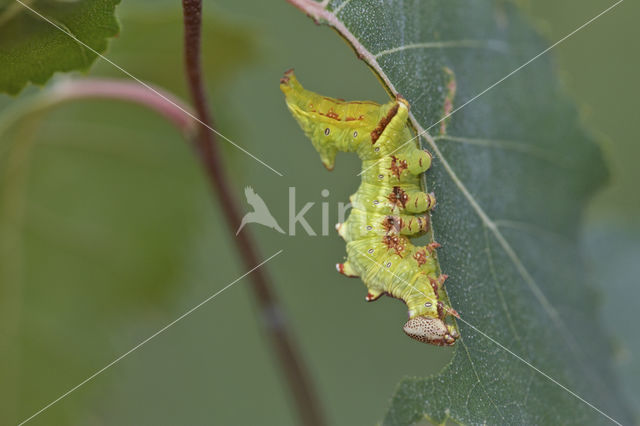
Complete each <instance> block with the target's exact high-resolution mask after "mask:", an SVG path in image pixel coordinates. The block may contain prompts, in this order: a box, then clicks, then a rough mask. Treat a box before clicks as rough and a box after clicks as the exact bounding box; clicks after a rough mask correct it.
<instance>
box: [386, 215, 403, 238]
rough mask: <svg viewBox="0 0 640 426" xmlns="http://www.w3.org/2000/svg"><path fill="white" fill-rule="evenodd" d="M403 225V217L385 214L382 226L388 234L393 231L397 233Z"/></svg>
mask: <svg viewBox="0 0 640 426" xmlns="http://www.w3.org/2000/svg"><path fill="white" fill-rule="evenodd" d="M402 226H403V223H402V219H401V218H399V217H397V216H385V217H384V219H382V227H383V228H384V229H385V231H386V232H387V234H389V233H390V232H391V231H393V232H394V233H396V234H397V233H399V232H400V230H401V229H402Z"/></svg>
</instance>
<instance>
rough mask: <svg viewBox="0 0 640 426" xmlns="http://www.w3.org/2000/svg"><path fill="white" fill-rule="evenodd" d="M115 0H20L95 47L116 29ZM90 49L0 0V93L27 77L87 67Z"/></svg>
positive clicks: (40, 78)
mask: <svg viewBox="0 0 640 426" xmlns="http://www.w3.org/2000/svg"><path fill="white" fill-rule="evenodd" d="M119 2H120V0H77V1H64V0H24V1H23V3H24V4H25V5H26V6H28V7H30V8H32V9H34V10H35V11H36V12H38V13H39V14H41V15H42V16H43V17H45V18H46V19H48V20H50V21H52V22H53V23H54V24H55V25H57V26H59V27H61V28H63V29H64V30H65V31H67V32H69V33H70V34H73V36H75V37H76V38H77V39H78V40H81V41H82V42H84V43H85V44H87V45H88V46H90V47H91V48H92V49H94V50H95V51H97V52H101V53H102V52H104V51H105V50H106V48H107V38H109V37H114V36H115V35H117V34H118V30H119V28H118V23H117V21H116V18H115V16H114V11H115V7H116V5H117V4H118V3H119ZM96 56H97V55H96V54H95V53H93V52H92V51H91V50H89V49H87V48H85V47H84V46H82V45H80V44H79V43H78V42H77V41H76V40H74V39H72V38H71V37H70V36H69V34H65V33H64V32H63V31H61V30H60V29H59V28H56V27H55V26H54V25H52V24H51V23H50V22H47V21H46V20H45V19H43V18H42V17H40V16H37V15H36V14H35V13H34V12H32V11H30V10H28V9H27V7H25V6H23V5H22V4H20V3H18V2H16V1H14V0H3V1H1V2H0V63H1V64H2V67H1V68H0V92H5V93H10V94H16V93H18V92H19V91H20V90H21V89H22V88H23V87H24V86H25V85H26V84H27V83H28V82H32V83H35V84H44V83H46V82H47V80H49V78H51V76H52V75H53V73H55V72H57V71H73V70H83V71H84V70H87V69H88V68H89V67H90V66H91V64H92V63H93V61H94V60H95V59H96Z"/></svg>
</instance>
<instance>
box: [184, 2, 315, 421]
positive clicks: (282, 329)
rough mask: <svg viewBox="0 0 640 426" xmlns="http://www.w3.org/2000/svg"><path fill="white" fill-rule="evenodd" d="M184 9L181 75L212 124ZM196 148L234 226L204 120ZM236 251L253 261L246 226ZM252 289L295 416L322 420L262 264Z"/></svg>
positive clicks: (229, 193) (195, 36) (188, 9)
mask: <svg viewBox="0 0 640 426" xmlns="http://www.w3.org/2000/svg"><path fill="white" fill-rule="evenodd" d="M182 7H183V11H184V31H185V34H184V48H185V65H186V72H187V79H188V83H189V88H190V91H191V96H192V98H193V103H194V105H195V109H196V112H197V116H198V118H199V119H200V120H202V122H204V123H206V124H207V125H208V126H211V127H213V128H215V126H214V122H213V120H212V119H211V113H210V110H209V105H208V102H207V98H206V94H205V89H204V83H203V81H202V71H201V63H200V40H201V39H200V32H201V24H202V23H201V18H202V2H201V0H182ZM195 142H196V149H197V151H198V153H199V155H200V160H201V161H202V165H203V166H204V168H205V171H206V173H207V176H208V178H209V183H210V184H211V186H212V187H213V188H214V189H215V192H216V195H217V196H218V199H219V201H220V206H221V207H222V210H223V212H224V216H225V218H226V220H227V223H228V228H229V229H231V230H235V229H238V227H239V226H240V221H241V218H242V215H241V214H240V209H239V208H238V203H237V202H236V199H235V197H234V191H233V190H232V189H231V187H230V186H229V185H228V184H227V182H228V179H227V177H226V173H225V165H224V163H223V162H222V161H221V160H220V159H221V156H220V153H219V150H218V144H217V137H216V135H215V134H214V133H213V132H211V131H210V130H209V129H208V128H207V127H205V126H204V125H201V124H199V125H198V133H197V139H196V141H195ZM234 241H235V243H236V247H237V249H238V253H239V254H240V257H241V258H242V260H243V262H244V263H245V266H246V268H247V269H250V268H253V267H254V266H255V265H257V264H259V263H260V261H261V257H260V256H259V255H258V253H257V249H256V245H255V243H254V242H253V240H252V238H251V236H250V234H249V232H248V231H246V228H243V230H242V231H241V232H240V234H238V236H237V237H236V238H235V239H234ZM250 278H251V280H252V290H253V292H254V294H255V297H256V299H257V302H258V304H259V306H260V310H261V312H262V316H261V318H262V319H266V320H265V321H264V322H263V324H264V326H265V327H266V328H267V332H268V336H269V339H270V341H271V344H272V346H273V348H274V350H275V352H276V355H277V358H278V360H279V361H280V367H281V368H282V370H283V371H284V373H285V377H286V379H287V383H288V385H289V389H290V391H291V393H292V395H293V397H294V400H295V402H296V406H297V408H298V412H299V415H300V420H301V421H302V423H303V424H305V425H322V424H324V421H323V417H322V415H321V412H320V408H319V407H320V406H319V404H318V400H317V397H316V394H315V391H314V389H313V387H312V386H311V382H310V380H309V378H308V377H309V375H308V373H307V370H306V368H305V366H304V363H303V362H302V360H301V358H300V355H299V353H298V352H297V351H296V349H295V345H294V343H293V341H292V338H291V335H290V332H289V330H288V329H287V322H286V321H285V320H284V318H283V312H282V310H281V308H280V307H279V305H278V301H277V298H276V296H275V294H274V292H273V290H272V288H271V285H270V283H269V280H268V278H267V272H266V269H265V268H264V267H263V268H260V269H257V270H256V271H255V272H253V273H252V274H251V275H250Z"/></svg>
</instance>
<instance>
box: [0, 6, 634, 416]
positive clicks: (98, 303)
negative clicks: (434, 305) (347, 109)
mask: <svg viewBox="0 0 640 426" xmlns="http://www.w3.org/2000/svg"><path fill="white" fill-rule="evenodd" d="M610 4H611V2H605V1H602V0H566V1H563V2H556V1H553V0H537V1H535V2H530V3H526V2H524V5H523V7H524V8H525V9H526V10H527V12H528V13H529V14H530V15H531V16H532V17H533V19H534V20H535V21H536V22H537V24H538V26H539V28H540V30H541V31H542V32H543V33H544V34H545V35H546V36H547V37H548V39H549V40H550V41H555V40H557V39H559V38H561V37H563V36H564V35H565V34H567V33H569V32H571V31H572V30H573V29H575V28H576V27H578V26H580V25H582V24H583V23H584V22H586V21H587V20H588V19H590V18H591V17H593V16H595V15H596V14H598V13H599V12H600V11H601V10H603V9H605V8H606V7H608V6H609V5H610ZM204 8H205V19H204V62H205V63H204V67H205V71H206V77H207V83H208V85H209V92H210V93H209V94H210V97H211V100H212V107H213V111H214V115H215V118H216V121H217V127H218V128H219V129H220V131H221V132H222V133H224V134H225V135H226V136H228V137H229V138H231V139H232V140H234V141H235V142H237V143H238V144H239V145H241V146H243V147H245V148H246V149H247V150H248V151H250V152H252V153H254V154H255V155H256V156H258V157H259V158H261V159H263V160H264V161H265V162H266V163H268V164H270V165H272V166H273V167H275V168H276V169H278V170H279V171H281V172H283V174H284V175H285V176H284V177H278V176H276V175H275V174H273V173H272V172H271V171H269V170H268V169H266V168H264V167H262V166H260V165H259V164H258V163H256V162H254V161H253V160H252V159H250V158H249V157H247V156H245V155H244V154H242V153H241V152H240V151H238V150H237V149H235V148H233V147H232V146H230V145H229V144H226V143H224V142H221V145H222V146H221V148H222V150H223V152H224V156H225V162H226V164H227V166H228V169H229V171H230V174H231V176H232V178H233V180H234V182H233V186H234V187H235V188H236V190H237V193H238V198H239V199H240V200H241V201H242V202H243V203H244V196H243V188H244V187H245V186H247V185H250V186H252V187H253V188H254V189H255V191H256V192H257V193H258V194H260V195H261V196H262V198H263V199H264V200H265V202H266V203H267V205H268V206H269V207H270V209H271V212H272V213H273V215H274V216H275V217H276V218H277V219H278V221H279V222H280V225H281V226H283V227H285V229H286V224H287V217H288V208H289V206H288V191H289V190H288V187H295V188H296V199H297V206H298V209H299V208H301V206H302V205H304V204H305V203H307V202H315V205H314V206H313V207H312V208H311V209H310V211H309V213H308V214H307V215H306V218H307V220H308V221H309V223H310V224H311V226H312V227H313V228H314V229H315V230H316V232H317V233H318V234H320V232H321V228H322V218H321V207H320V203H322V202H328V203H329V205H330V206H331V210H330V221H329V223H330V224H331V225H333V224H334V223H335V222H336V221H337V219H338V212H337V209H336V207H335V206H337V205H338V203H339V202H340V201H343V202H346V201H347V199H348V196H349V195H350V194H351V193H353V192H354V191H355V189H356V187H357V179H355V178H354V174H355V173H356V172H357V171H358V170H359V164H358V161H357V159H356V158H355V157H354V156H347V155H343V156H338V159H337V164H336V168H335V171H333V172H332V173H328V172H327V171H326V170H325V169H324V167H323V166H322V165H321V163H320V161H319V158H318V157H317V154H316V153H315V151H314V150H313V148H312V147H311V144H310V143H309V141H308V140H306V138H305V137H304V135H303V134H302V132H301V131H300V130H299V128H298V126H297V124H295V122H294V121H293V119H292V118H291V116H290V115H289V113H288V111H287V109H286V107H285V105H284V101H283V99H282V95H281V93H280V91H279V88H278V80H279V78H280V77H281V75H282V73H283V72H284V71H285V70H286V69H288V68H291V67H295V69H296V74H297V75H298V77H299V78H300V80H301V81H302V83H303V84H304V85H305V86H306V87H308V88H310V89H312V90H314V91H317V92H319V93H322V94H326V95H329V96H334V97H342V98H346V99H370V100H375V101H378V102H384V101H386V100H387V99H388V96H387V94H386V93H385V91H384V89H383V88H382V86H381V85H380V83H379V82H378V80H377V78H376V77H375V76H374V75H373V74H372V73H371V71H369V69H368V68H367V67H366V65H365V64H364V63H363V62H361V61H359V60H358V59H357V58H356V57H355V55H354V54H353V52H352V51H351V49H350V47H349V46H347V45H346V44H345V43H344V42H343V41H342V40H341V39H340V37H339V36H338V35H337V34H335V33H334V32H333V31H332V30H331V29H329V28H328V27H324V26H317V25H314V24H313V22H312V21H311V20H309V19H308V18H306V17H305V16H304V15H303V14H302V13H300V12H299V11H298V10H296V9H294V8H293V7H292V6H290V5H288V4H287V3H286V2H284V1H277V2H275V1H270V2H263V1H259V0H252V1H248V0H246V1H243V2H237V1H232V0H219V1H206V2H205V4H204ZM117 12H118V16H119V19H120V21H121V34H120V36H119V37H117V38H116V39H114V40H112V42H111V44H110V48H109V50H108V52H107V53H106V56H107V57H108V58H110V59H111V60H113V61H114V62H115V63H117V64H119V65H121V66H122V67H123V68H125V69H127V70H128V71H129V72H131V73H132V74H134V75H135V76H137V77H139V78H140V79H142V80H145V81H148V82H151V83H154V84H155V85H158V86H161V87H164V88H166V89H168V90H169V91H172V92H174V93H176V94H178V95H179V96H181V97H183V98H185V99H186V95H187V94H186V87H185V83H184V81H183V73H182V27H181V24H182V15H181V8H180V3H179V2H177V1H166V0H163V1H153V2H150V1H136V2H131V1H128V2H123V4H122V5H120V6H119V7H118V9H117ZM638 12H640V6H638V4H637V3H633V2H631V1H628V2H624V3H623V4H621V5H620V6H619V7H617V8H616V9H614V10H613V11H611V12H610V13H609V14H607V15H605V16H604V17H602V18H601V19H599V20H597V21H596V22H594V23H593V24H592V25H590V26H589V27H587V28H586V29H584V30H583V31H581V32H579V33H578V34H576V35H575V36H574V37H572V38H570V39H569V40H567V41H566V42H565V43H563V44H561V45H560V46H558V47H557V48H556V49H554V50H553V55H554V56H555V57H556V59H557V61H556V62H557V68H558V72H559V75H560V78H561V79H562V81H563V82H564V83H565V84H566V88H567V91H568V92H569V93H570V95H571V96H572V97H573V99H575V101H576V103H577V104H578V105H579V108H580V110H581V111H582V114H583V117H584V122H585V125H586V126H587V128H588V129H589V130H590V131H592V132H593V133H594V134H596V135H598V136H599V137H600V139H601V140H602V143H603V149H604V153H605V155H606V157H607V160H608V162H609V165H610V169H611V182H610V184H609V186H608V187H607V188H606V190H603V191H601V192H600V193H599V194H598V195H597V196H596V197H595V198H594V200H593V202H592V204H591V206H590V209H589V212H588V215H587V221H586V223H585V232H584V252H585V255H586V256H589V257H590V259H591V260H592V261H591V263H590V267H592V268H593V276H594V277H595V281H596V282H597V284H598V285H599V286H601V297H602V307H603V311H602V312H601V315H602V317H603V321H604V322H605V323H606V324H607V327H608V328H609V329H610V332H611V337H612V341H613V343H614V345H615V347H616V357H617V358H616V365H617V367H618V368H619V373H620V379H621V383H622V386H623V387H625V388H626V390H627V391H628V392H627V394H628V396H629V398H630V402H632V403H633V404H634V406H636V407H638V406H640V385H639V383H640V380H638V379H639V378H640V365H639V363H638V359H637V354H638V352H639V351H640V339H639V337H638V333H637V330H634V329H633V328H632V327H633V324H634V323H636V322H637V321H636V319H635V316H633V313H632V310H634V308H635V303H636V302H635V301H636V300H638V296H639V295H640V291H639V290H638V288H639V287H638V285H637V284H638V278H637V277H638V276H640V263H639V262H638V260H639V259H640V222H639V221H638V216H639V215H640V191H639V190H638V183H639V182H640V167H638V166H637V162H638V160H637V159H638V158H640V144H638V143H637V140H636V138H637V136H636V135H638V134H640V121H639V120H638V119H637V111H638V108H639V107H640V105H639V103H640V101H639V100H638V99H640V98H639V97H638V94H639V93H638V83H637V82H636V81H635V77H636V76H637V75H638V72H639V71H640V58H638V54H637V49H636V48H635V47H634V43H635V42H636V41H637V40H638V37H639V36H640V31H639V30H638V26H637V24H636V22H635V20H636V19H635V18H636V17H637V16H639V15H638ZM89 75H91V76H101V77H117V78H124V76H123V75H122V74H120V73H119V72H118V71H117V70H115V69H114V68H113V67H112V66H111V65H109V64H108V63H106V62H104V61H101V60H98V61H97V63H96V64H95V65H94V67H93V68H92V69H91V71H90V73H89ZM75 77H78V78H81V75H75ZM513 78H517V75H516V76H514V77H513ZM36 92H37V89H34V88H33V87H31V88H28V89H27V90H25V91H24V92H23V93H22V94H21V95H20V96H19V98H27V97H29V96H32V95H33V94H34V93H36ZM12 102H15V100H14V99H13V98H9V97H7V96H4V95H2V96H0V108H1V109H2V110H6V109H7V108H8V107H10V105H11V103H12ZM17 141H19V143H16V142H17ZM324 189H328V190H329V195H328V196H327V197H323V196H321V191H322V190H324ZM248 226H249V227H250V229H251V231H252V232H254V233H255V236H256V239H257V240H258V244H259V248H260V251H261V252H262V254H263V257H264V258H267V257H269V256H270V255H272V254H274V253H275V252H277V251H278V250H280V249H283V250H284V252H283V254H281V255H280V256H278V257H276V258H275V259H274V260H273V261H272V262H270V263H269V264H268V266H267V268H268V270H269V273H270V274H271V275H272V277H273V281H274V283H275V286H276V290H277V292H278V293H279V295H280V296H281V299H282V303H283V305H284V307H285V309H286V312H287V315H288V320H289V322H290V324H291V328H292V329H293V331H294V332H295V335H296V338H297V341H298V343H299V347H300V350H301V352H302V354H303V355H304V357H305V359H306V362H307V364H308V366H309V368H310V370H311V373H312V375H313V379H314V382H315V383H316V385H317V387H318V390H319V393H320V397H321V400H322V402H323V405H324V408H325V410H326V414H327V418H328V420H329V422H330V423H331V424H341V425H370V424H374V423H376V422H377V421H378V420H380V419H381V418H382V416H383V414H384V413H385V411H386V408H387V405H388V400H389V398H390V397H391V395H392V394H393V392H394V389H395V385H396V383H397V382H398V381H399V380H400V379H401V378H402V377H404V376H407V375H420V376H424V375H428V374H432V373H436V372H437V371H438V370H439V369H441V368H442V367H443V366H444V365H445V364H446V363H447V362H448V360H449V359H450V357H451V351H450V350H448V349H442V348H436V347H431V346H427V345H422V344H419V343H417V342H414V341H412V340H410V339H408V338H406V337H405V335H404V333H402V331H401V327H402V324H403V323H404V319H405V315H406V309H405V307H404V305H403V304H401V303H399V302H397V301H395V300H392V299H390V298H383V299H381V300H380V301H378V302H376V303H375V304H366V303H364V295H365V289H364V286H363V285H362V283H361V282H360V281H359V280H348V279H345V278H343V277H341V276H339V275H338V274H336V272H335V269H334V264H335V263H336V262H338V261H341V260H342V259H343V256H344V243H343V241H342V240H341V239H340V238H339V237H338V236H337V234H335V233H334V232H330V233H329V235H328V236H315V237H311V236H308V235H307V234H306V232H305V231H304V230H303V229H302V228H301V227H298V229H297V234H296V236H295V237H290V236H286V235H282V234H279V233H277V232H274V231H273V230H271V229H267V228H263V227H260V226H258V225H248ZM234 233H235V230H228V229H226V226H225V223H224V220H223V218H222V216H221V214H220V212H219V206H218V205H217V202H216V201H215V200H214V199H213V198H212V196H211V194H210V191H209V188H208V186H207V183H206V181H205V180H204V178H203V174H202V172H201V170H200V168H199V164H198V163H197V161H196V159H195V158H194V156H193V155H192V152H191V151H190V148H189V147H188V146H187V144H185V142H184V140H183V139H182V137H181V135H180V134H179V133H178V132H177V131H176V130H175V129H174V128H173V127H171V125H169V124H167V123H165V122H164V121H163V120H162V119H160V118H159V117H158V116H156V115H154V114H153V113H151V112H148V111H146V110H143V109H141V108H139V107H136V106H132V105H127V104H123V103H118V102H109V101H101V102H98V101H82V102H78V103H75V104H67V105H64V106H61V107H59V108H56V109H55V110H52V111H49V112H47V113H45V114H43V115H41V116H38V117H32V118H30V119H29V121H28V122H25V123H23V125H21V126H15V127H12V128H11V129H10V130H9V131H8V132H7V133H6V134H3V135H2V138H1V139H0V248H1V250H0V286H2V288H3V292H4V294H5V295H6V297H4V298H3V300H2V301H0V320H1V323H2V329H3V330H4V332H3V333H2V334H0V357H1V359H0V365H2V367H0V371H2V373H3V376H4V377H5V379H2V380H0V401H2V403H0V404H1V405H0V408H1V409H0V423H1V424H10V423H13V424H15V423H16V421H19V420H22V419H24V418H26V417H28V416H30V415H31V414H33V413H34V412H35V411H37V410H39V409H40V408H42V407H43V406H44V405H46V404H47V403H49V402H50V401H52V400H53V399H55V398H57V397H58V396H59V395H61V394H63V393H64V392H65V391H67V390H68V389H69V388H71V387H73V386H75V385H76V384H78V383H79V382H81V381H82V380H84V379H85V378H86V377H87V376H89V375H91V374H92V373H93V372H95V371H96V370H98V369H100V368H101V367H103V366H104V365H106V364H108V363H109V362H111V361H112V360H113V359H115V358H116V357H118V356H119V355H121V354H122V353H124V352H126V351H128V350H129V349H130V348H131V347H133V346H135V345H136V344H137V343H139V342H140V341H141V340H143V339H145V338H146V337H148V336H149V335H151V334H153V333H154V332H156V331H157V330H158V329H160V328H161V327H163V326H164V325H165V324H167V323H169V322H170V321H172V320H174V319H175V318H176V317H178V316H180V315H181V314H182V313H183V312H185V311H186V310H188V309H190V308H191V307H192V306H194V305H196V304H198V303H200V302H201V301H202V300H203V299H205V298H207V297H208V296H210V295H211V294H213V293H215V292H216V291H217V290H219V289H221V288H222V287H224V286H225V285H227V284H228V283H230V282H231V281H233V280H234V279H236V278H237V277H239V276H240V275H242V274H243V273H244V272H245V270H244V269H243V267H242V265H241V263H240V262H239V261H238V259H237V257H236V254H235V247H234V246H233V241H232V235H233V234H234ZM254 307H255V305H254V303H253V299H252V295H251V293H250V292H249V290H248V280H247V279H243V280H242V281H240V282H239V283H238V284H236V285H235V286H234V287H232V288H230V289H229V290H228V291H226V292H225V293H223V294H222V295H220V296H219V297H217V298H215V299H214V300H213V301H211V302H210V303H208V304H207V305H205V306H203V307H202V308H200V309H199V310H198V311H196V312H195V313H193V314H192V315H190V316H188V317H187V318H185V319H184V320H182V321H181V322H179V323H178V324H176V325H175V326H173V327H172V328H170V329H169V330H167V331H166V332H165V333H163V334H161V335H159V336H158V337H157V338H155V339H153V340H152V341H150V342H149V343H148V344H146V345H145V346H143V347H141V348H140V349H139V350H137V351H136V352H134V353H132V354H131V355H130V356H128V357H127V358H125V359H124V360H123V361H121V362H120V363H118V364H116V365H114V366H113V367H112V368H110V369H109V370H107V371H106V372H104V373H103V374H102V375H100V376H98V377H97V378H96V379H94V380H92V381H91V382H89V383H87V384H86V385H85V386H83V387H82V388H80V389H79V390H78V391H76V392H74V393H73V394H71V395H70V396H68V397H67V398H65V399H64V400H62V401H60V402H59V403H58V404H56V405H55V406H53V407H52V408H50V409H49V410H47V411H46V412H44V413H43V414H41V415H40V416H39V417H37V418H35V419H34V420H33V421H32V422H31V423H32V424H34V425H36V424H42V425H45V424H46V425H50V424H89V425H103V424H104V425H106V424H118V425H151V424H153V425H159V424H166V425H169V424H247V425H250V424H273V425H287V424H295V423H296V421H297V418H296V416H295V412H294V410H293V408H292V406H291V405H290V398H289V395H288V394H287V390H286V389H285V388H284V387H283V383H282V381H281V379H280V371H279V370H277V366H276V364H275V360H274V358H273V355H272V353H271V352H270V351H269V348H268V347H267V340H266V338H265V336H263V335H262V331H261V327H260V326H259V324H258V320H259V318H258V317H257V315H256V314H255V310H254ZM397 359H401V360H402V362H398V361H392V360H397Z"/></svg>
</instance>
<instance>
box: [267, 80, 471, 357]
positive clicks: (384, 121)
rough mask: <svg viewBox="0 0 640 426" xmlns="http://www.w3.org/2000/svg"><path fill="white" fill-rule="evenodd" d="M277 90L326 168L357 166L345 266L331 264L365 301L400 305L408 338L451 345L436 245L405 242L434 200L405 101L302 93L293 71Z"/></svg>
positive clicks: (424, 224)
mask: <svg viewBox="0 0 640 426" xmlns="http://www.w3.org/2000/svg"><path fill="white" fill-rule="evenodd" d="M280 89H281V90H282V92H283V93H284V94H285V99H286V103H287V106H288V108H289V110H290V111H291V113H292V115H293V116H294V118H295V119H296V121H297V122H298V124H299V125H300V127H301V128H302V130H303V131H304V133H305V134H306V135H307V137H309V139H311V142H312V144H313V146H314V148H315V149H316V151H318V153H319V154H320V159H321V160H322V163H323V164H324V165H325V167H327V168H328V169H329V170H331V169H333V166H334V164H335V156H336V154H337V152H338V151H344V152H355V153H357V154H358V156H359V157H360V159H361V160H362V172H361V174H360V176H361V178H362V181H361V183H360V187H359V188H358V191H357V192H356V193H355V194H353V195H352V196H351V197H350V201H351V204H352V206H353V207H352V210H351V212H350V214H349V218H348V219H347V220H346V221H345V222H344V223H342V224H339V225H338V226H337V227H336V229H337V230H338V233H339V234H340V236H341V237H342V238H343V239H344V240H345V241H346V243H347V261H346V262H344V263H340V264H338V265H336V269H337V270H338V272H340V273H342V274H343V275H346V276H349V277H360V278H361V279H362V281H363V282H364V284H365V286H366V287H367V295H366V297H365V300H367V301H375V300H377V299H378V298H379V297H381V296H382V295H383V294H386V295H388V296H391V297H394V298H397V299H400V300H402V301H404V302H405V304H406V305H407V308H408V314H409V319H408V321H407V322H406V323H405V325H404V327H403V329H404V332H405V333H406V334H407V335H408V336H409V337H411V338H413V339H415V340H418V341H421V342H425V343H431V344H434V345H440V346H450V345H453V344H454V343H455V342H456V340H457V339H458V338H459V336H460V335H459V333H458V331H457V329H456V327H455V325H454V324H453V323H452V322H451V320H450V318H451V317H452V316H453V317H457V316H458V314H457V312H456V311H455V310H454V309H453V308H451V307H450V306H448V303H447V298H446V295H445V292H444V290H443V285H444V281H445V279H446V275H444V274H440V273H439V271H438V265H437V262H436V259H435V250H436V249H437V248H438V247H439V244H438V243H435V242H431V243H429V244H427V245H426V246H423V247H420V246H415V245H413V244H412V242H411V240H410V237H415V236H418V235H421V234H424V233H426V232H428V230H429V226H430V215H429V211H430V210H431V209H432V208H433V207H434V206H435V204H436V199H435V196H434V195H433V194H428V193H425V192H424V191H423V189H422V188H421V186H420V179H419V175H420V174H421V173H423V172H425V171H426V170H427V169H429V167H430V166H431V159H432V158H431V154H430V153H429V152H427V151H425V150H422V149H420V148H419V146H418V143H417V142H416V140H415V138H414V136H413V134H412V131H411V129H410V128H409V126H408V118H409V103H408V102H407V101H406V100H405V99H404V98H402V97H401V96H397V98H396V99H395V100H393V101H390V102H388V103H386V104H383V105H380V104H377V103H375V102H369V101H353V102H347V101H344V100H341V99H333V98H328V97H325V96H321V95H318V94H316V93H313V92H310V91H308V90H306V89H304V88H303V87H302V85H301V84H300V83H299V82H298V80H297V79H296V77H295V75H294V73H293V70H289V71H287V72H286V73H285V75H284V77H282V79H281V80H280Z"/></svg>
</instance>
